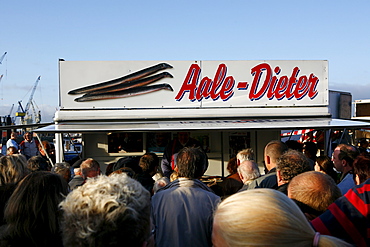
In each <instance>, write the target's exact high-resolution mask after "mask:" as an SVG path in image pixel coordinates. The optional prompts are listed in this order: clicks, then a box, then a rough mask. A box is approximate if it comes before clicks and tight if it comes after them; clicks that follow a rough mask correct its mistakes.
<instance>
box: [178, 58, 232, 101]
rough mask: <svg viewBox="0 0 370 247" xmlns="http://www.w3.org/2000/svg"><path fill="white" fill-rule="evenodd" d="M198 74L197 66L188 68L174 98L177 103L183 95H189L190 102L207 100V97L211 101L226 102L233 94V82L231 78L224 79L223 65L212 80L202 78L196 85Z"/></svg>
mask: <svg viewBox="0 0 370 247" xmlns="http://www.w3.org/2000/svg"><path fill="white" fill-rule="evenodd" d="M200 72H201V68H200V67H199V65H198V64H192V65H191V66H190V68H189V71H188V73H187V75H186V77H185V80H184V82H183V84H182V86H181V89H180V91H179V92H178V94H177V95H176V97H175V99H176V100H177V101H180V100H181V99H182V98H183V97H184V95H185V93H189V100H191V101H195V100H198V101H201V100H202V99H203V98H205V99H208V98H209V97H211V99H213V100H217V99H218V98H221V99H222V100H223V101H226V100H228V99H229V98H230V97H231V96H232V95H233V94H234V92H233V88H234V84H235V80H234V78H233V77H232V76H228V77H226V72H227V67H226V65H225V64H220V65H219V66H218V69H217V72H216V74H215V77H214V79H213V80H211V79H210V78H208V77H204V78H203V79H202V80H201V81H200V83H199V85H198V81H199V75H200Z"/></svg>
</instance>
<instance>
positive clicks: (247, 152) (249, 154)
mask: <svg viewBox="0 0 370 247" xmlns="http://www.w3.org/2000/svg"><path fill="white" fill-rule="evenodd" d="M236 159H237V163H238V165H240V164H241V163H242V162H243V161H246V160H254V151H253V149H251V148H246V149H243V150H241V151H239V152H238V153H237V154H236Z"/></svg>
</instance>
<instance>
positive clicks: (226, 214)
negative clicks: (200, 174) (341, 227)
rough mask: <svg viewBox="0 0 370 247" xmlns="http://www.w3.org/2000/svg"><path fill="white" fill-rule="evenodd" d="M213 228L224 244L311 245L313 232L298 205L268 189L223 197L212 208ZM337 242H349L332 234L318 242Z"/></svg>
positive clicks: (336, 243)
mask: <svg viewBox="0 0 370 247" xmlns="http://www.w3.org/2000/svg"><path fill="white" fill-rule="evenodd" d="M213 229H214V231H213V234H215V233H217V234H218V235H219V236H220V237H221V238H222V239H223V240H224V241H225V242H226V243H227V246H312V244H313V240H314V236H315V231H314V230H313V228H312V227H311V225H310V224H309V222H308V221H307V219H306V217H305V216H304V214H303V213H302V212H301V210H300V209H299V208H298V206H297V205H296V204H295V203H294V202H293V201H292V200H291V199H289V198H288V197H287V196H286V195H284V194H283V193H281V192H279V191H276V190H272V189H254V190H247V191H243V192H240V193H237V194H234V195H232V196H230V197H228V198H226V199H225V200H224V201H223V202H221V204H220V205H219V206H218V208H217V210H216V212H215V216H214V228H213ZM215 229H216V231H215ZM214 244H215V243H214ZM338 245H341V246H351V245H349V244H347V243H345V242H343V241H342V240H339V239H336V238H334V237H330V236H326V235H321V236H320V238H319V244H318V246H338Z"/></svg>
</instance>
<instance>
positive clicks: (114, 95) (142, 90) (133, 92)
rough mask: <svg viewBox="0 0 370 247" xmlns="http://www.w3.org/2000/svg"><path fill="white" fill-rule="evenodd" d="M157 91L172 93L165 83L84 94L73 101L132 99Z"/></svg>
mask: <svg viewBox="0 0 370 247" xmlns="http://www.w3.org/2000/svg"><path fill="white" fill-rule="evenodd" d="M159 90H169V91H172V92H173V89H172V87H171V85H169V84H167V83H163V84H156V85H152V86H143V87H135V88H130V89H126V90H122V91H118V92H110V93H103V94H94V95H93V94H85V95H84V96H82V97H79V98H76V99H75V101H77V102H85V101H93V100H105V99H119V98H126V97H132V96H137V95H142V94H147V93H152V92H156V91H159Z"/></svg>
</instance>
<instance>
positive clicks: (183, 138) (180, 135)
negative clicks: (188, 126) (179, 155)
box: [177, 132, 190, 145]
mask: <svg viewBox="0 0 370 247" xmlns="http://www.w3.org/2000/svg"><path fill="white" fill-rule="evenodd" d="M189 139H190V132H177V140H179V142H180V143H181V144H182V145H185V144H186V143H187V142H188V141H189Z"/></svg>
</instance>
